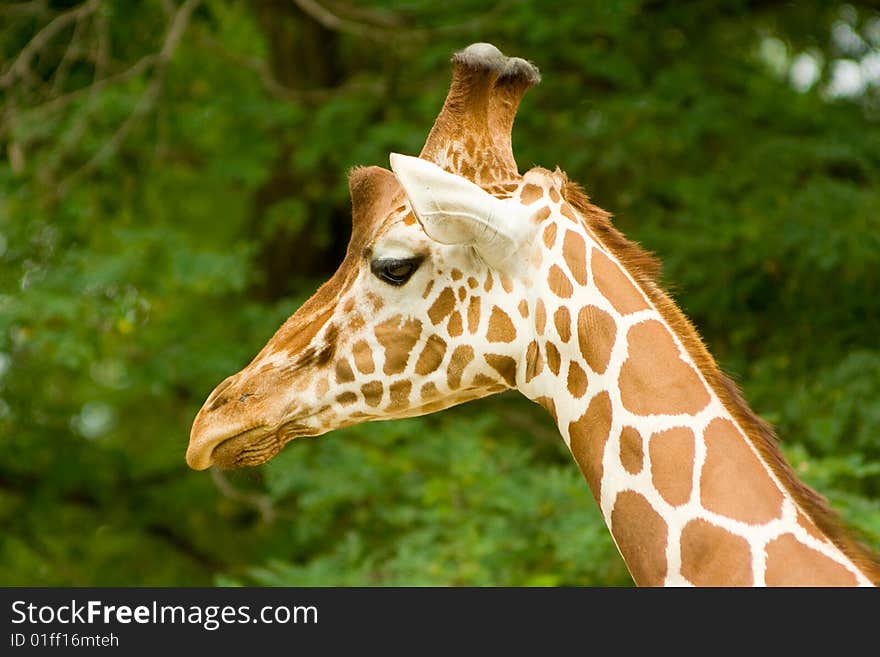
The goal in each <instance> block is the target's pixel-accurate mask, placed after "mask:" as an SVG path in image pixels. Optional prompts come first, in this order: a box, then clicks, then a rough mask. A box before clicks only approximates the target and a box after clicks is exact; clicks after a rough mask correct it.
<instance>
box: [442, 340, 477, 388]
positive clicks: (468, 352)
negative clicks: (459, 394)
mask: <svg viewBox="0 0 880 657" xmlns="http://www.w3.org/2000/svg"><path fill="white" fill-rule="evenodd" d="M473 359H474V350H473V349H472V348H471V347H470V345H466V344H463V345H459V346H457V347H456V348H455V350H454V351H453V352H452V356H451V357H450V358H449V366H448V367H447V369H446V384H447V385H448V386H449V387H450V389H452V390H455V389H456V388H458V387H459V386H461V377H462V374H464V369H465V368H466V367H467V366H468V363H470V362H471V361H472V360H473Z"/></svg>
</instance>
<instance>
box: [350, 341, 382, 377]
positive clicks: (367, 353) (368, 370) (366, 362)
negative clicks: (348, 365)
mask: <svg viewBox="0 0 880 657" xmlns="http://www.w3.org/2000/svg"><path fill="white" fill-rule="evenodd" d="M351 351H352V355H353V356H354V364H355V367H357V369H358V372H360V373H361V374H372V373H373V371H374V370H375V369H376V365H375V364H374V363H373V350H372V349H371V348H370V345H369V344H367V342H366V341H365V340H358V341H357V342H355V343H354V347H352V350H351Z"/></svg>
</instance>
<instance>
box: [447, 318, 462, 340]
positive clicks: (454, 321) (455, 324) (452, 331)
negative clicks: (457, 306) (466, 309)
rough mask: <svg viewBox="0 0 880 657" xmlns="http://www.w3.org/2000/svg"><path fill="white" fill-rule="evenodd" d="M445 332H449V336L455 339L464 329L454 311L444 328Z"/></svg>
mask: <svg viewBox="0 0 880 657" xmlns="http://www.w3.org/2000/svg"><path fill="white" fill-rule="evenodd" d="M446 330H447V331H449V335H451V336H452V337H453V338H457V337H458V336H460V335H461V334H462V333H463V332H464V328H463V327H462V323H461V314H460V313H459V312H458V311H455V312H454V313H452V315H450V317H449V324H447V326H446Z"/></svg>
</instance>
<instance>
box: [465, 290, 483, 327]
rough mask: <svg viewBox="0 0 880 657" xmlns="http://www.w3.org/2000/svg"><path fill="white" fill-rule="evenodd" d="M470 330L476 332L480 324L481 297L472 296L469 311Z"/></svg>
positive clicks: (468, 322)
mask: <svg viewBox="0 0 880 657" xmlns="http://www.w3.org/2000/svg"><path fill="white" fill-rule="evenodd" d="M467 324H468V331H470V332H471V333H476V332H477V329H478V328H479V326H480V297H471V300H470V303H469V304H468V312H467Z"/></svg>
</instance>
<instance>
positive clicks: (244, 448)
mask: <svg viewBox="0 0 880 657" xmlns="http://www.w3.org/2000/svg"><path fill="white" fill-rule="evenodd" d="M304 419H306V418H299V419H297V420H293V421H290V422H285V423H284V424H282V425H281V426H279V427H277V428H271V427H255V428H253V429H248V430H247V431H243V432H241V433H238V434H236V435H234V436H230V437H229V438H227V439H226V440H224V441H223V442H221V443H220V444H218V445H217V446H216V447H214V449H213V450H212V451H211V463H213V464H214V465H216V466H217V467H218V468H221V469H223V470H233V469H236V468H246V467H253V466H255V465H261V464H262V463H265V462H266V461H268V460H270V459H272V458H273V457H274V456H276V455H277V454H278V452H280V451H281V450H282V449H283V448H284V446H285V445H286V444H287V443H289V442H290V441H291V440H293V439H294V438H303V437H306V436H316V435H318V434H319V433H320V432H321V431H320V429H317V428H315V427H310V426H307V425H306V424H304V423H303V420H304Z"/></svg>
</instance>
